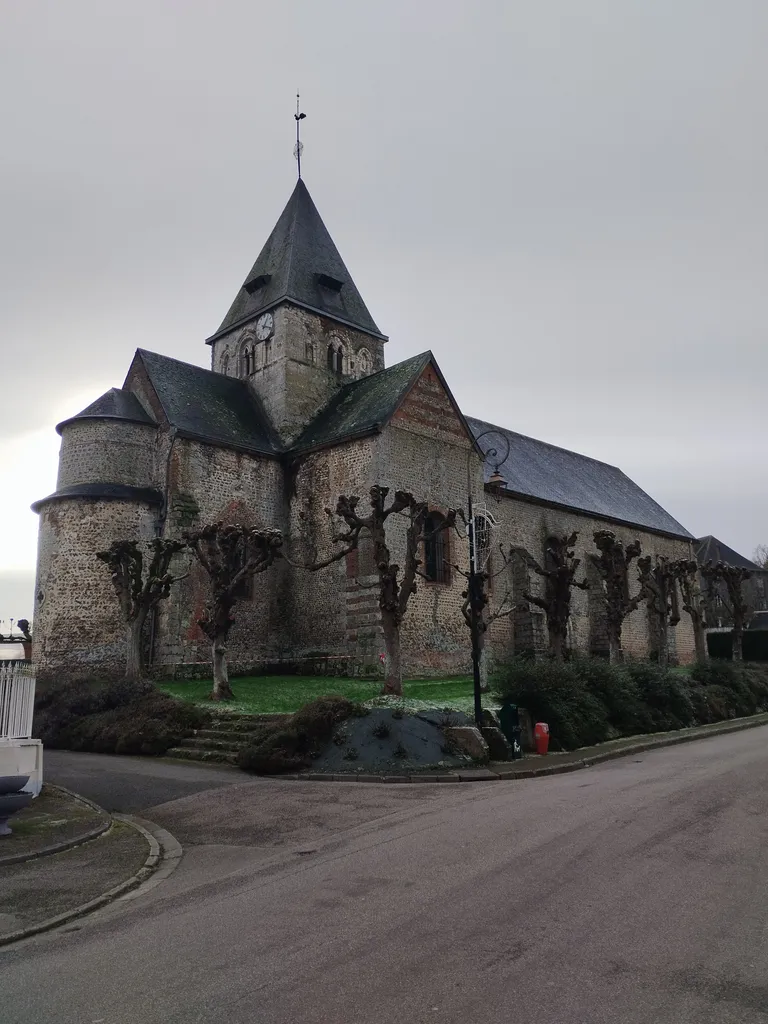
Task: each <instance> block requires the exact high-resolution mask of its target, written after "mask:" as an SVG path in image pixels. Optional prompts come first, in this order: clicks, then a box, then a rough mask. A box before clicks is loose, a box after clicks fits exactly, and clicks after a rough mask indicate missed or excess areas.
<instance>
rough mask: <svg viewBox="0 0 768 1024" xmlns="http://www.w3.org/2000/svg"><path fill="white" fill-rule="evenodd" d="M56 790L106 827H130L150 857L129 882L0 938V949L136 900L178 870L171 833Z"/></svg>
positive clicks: (177, 854)
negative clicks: (85, 806)
mask: <svg viewBox="0 0 768 1024" xmlns="http://www.w3.org/2000/svg"><path fill="white" fill-rule="evenodd" d="M56 788H57V789H60V790H62V791H63V792H65V793H67V794H69V795H71V796H75V797H77V798H78V799H80V800H82V801H83V803H87V804H89V805H90V806H91V807H93V808H94V810H97V811H100V812H101V813H102V814H106V815H107V817H108V818H109V822H108V827H111V826H112V824H113V822H114V821H121V822H124V823H125V824H127V825H129V826H130V827H131V828H134V829H136V831H137V832H140V833H141V834H142V835H143V836H144V838H145V840H146V841H147V844H148V846H149V854H148V855H147V859H146V860H145V861H144V863H143V864H142V866H141V867H140V868H139V870H138V871H137V872H136V873H135V874H133V875H131V877H130V878H126V879H125V881H123V882H120V883H119V884H118V885H115V886H113V887H112V888H111V889H109V890H107V892H104V893H102V894H101V896H96V897H95V898H94V899H92V900H88V902H87V903H81V904H80V906H79V907H74V908H73V909H72V910H67V911H65V912H64V913H63V914H57V915H56V917H51V918H49V919H48V920H47V921H40V922H39V923H38V924H34V925H30V926H29V927H28V928H20V929H19V930H18V931H15V932H9V933H8V934H7V935H2V936H0V946H9V945H11V944H12V943H15V942H21V941H22V940H23V939H28V938H31V937H32V936H33V935H40V934H41V933H43V932H49V931H52V930H53V929H55V928H60V927H61V926H62V925H64V924H67V923H68V922H70V921H73V920H75V919H77V918H80V917H85V916H86V915H87V914H90V913H93V911H95V910H100V909H101V908H102V907H105V906H106V905H107V904H109V903H112V902H114V901H115V900H118V899H126V898H128V897H130V898H135V897H136V896H139V895H141V894H142V893H144V892H146V890H147V889H149V888H151V887H152V886H153V885H157V884H158V883H159V882H161V881H162V880H163V879H164V878H166V877H167V876H168V875H169V874H171V872H173V871H175V870H176V868H177V867H178V864H179V861H180V860H181V855H182V848H181V845H180V844H179V843H178V841H177V840H176V839H174V837H173V836H172V835H171V834H170V832H166V830H165V829H161V828H159V827H158V826H156V825H153V824H152V823H150V822H145V821H142V820H141V819H139V818H134V817H132V816H131V815H127V814H115V815H109V814H107V811H105V810H104V808H103V807H99V805H98V804H95V803H93V801H91V800H88V799H86V798H85V797H80V796H78V794H76V793H72V792H71V791H70V790H68V789H65V788H64V787H63V786H57V787H56ZM100 834H101V833H100ZM161 840H162V842H161ZM166 850H167V854H166ZM165 860H167V870H165V871H163V872H162V874H161V871H160V866H161V864H162V863H163V861H165ZM155 873H157V875H160V877H157V878H156V879H155V878H153V877H152V876H153V875H155ZM150 880H151V881H150ZM133 890H135V891H133Z"/></svg>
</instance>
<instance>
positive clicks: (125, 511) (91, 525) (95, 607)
mask: <svg viewBox="0 0 768 1024" xmlns="http://www.w3.org/2000/svg"><path fill="white" fill-rule="evenodd" d="M56 429H57V431H58V432H59V434H61V451H60V454H59V475H58V480H57V484H56V491H55V492H54V493H53V494H50V495H48V497H47V498H42V499H41V500H40V501H37V502H35V504H34V505H33V506H32V508H33V510H34V511H35V512H37V513H39V515H40V530H39V539H38V559H37V582H36V585H35V619H34V637H35V639H34V646H33V660H34V662H35V664H36V666H37V676H38V679H40V680H43V681H57V680H72V679H77V678H90V679H108V678H113V677H116V676H120V675H122V673H123V671H124V669H125V629H124V626H123V624H122V621H121V618H120V614H119V609H118V604H117V598H116V596H115V592H114V589H113V587H112V581H111V579H110V574H109V570H108V569H107V567H106V565H104V563H103V562H101V561H99V559H97V557H96V552H98V551H103V550H104V549H105V548H108V547H109V545H110V544H111V543H112V541H114V540H123V539H133V538H136V539H139V540H145V541H148V540H150V539H151V538H152V537H154V536H155V533H156V526H157V518H158V512H159V510H160V508H161V505H162V492H161V491H160V489H159V488H158V486H157V480H158V474H157V471H156V466H155V447H156V444H155V441H156V435H157V424H156V423H155V421H154V419H153V418H152V416H151V415H150V414H149V413H148V412H147V410H146V409H145V408H144V406H143V405H142V404H141V402H140V401H139V399H138V398H137V397H136V395H135V394H133V393H132V392H130V391H124V390H120V389H118V388H112V389H111V390H110V391H108V392H107V393H106V394H105V395H102V396H101V398H99V399H97V400H96V401H95V402H93V403H92V404H91V405H89V406H88V408H87V409H83V411H82V412H80V413H78V414H77V416H73V417H72V418H71V419H68V420H64V422H62V423H59V425H58V426H57V427H56ZM38 638H39V639H38Z"/></svg>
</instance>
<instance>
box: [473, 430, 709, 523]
mask: <svg viewBox="0 0 768 1024" xmlns="http://www.w3.org/2000/svg"><path fill="white" fill-rule="evenodd" d="M467 422H468V424H469V427H470V429H471V430H472V433H473V434H474V435H475V437H477V436H478V435H479V434H481V433H482V432H483V431H484V430H494V431H497V432H498V433H500V434H503V435H504V436H505V437H506V438H507V439H508V441H509V455H508V456H507V459H506V461H505V462H504V463H503V464H502V465H501V467H500V473H501V475H502V476H503V477H504V479H505V481H506V484H507V488H506V489H507V491H509V492H511V493H513V494H518V495H520V496H522V497H524V498H531V499H533V500H536V501H540V502H545V503H546V504H551V505H561V506H563V507H565V508H571V509H574V510H576V511H578V512H586V513H588V514H589V515H593V516H599V517H600V518H601V519H612V520H616V521H617V522H621V523H628V524H630V525H632V526H639V527H641V528H642V529H645V530H652V531H655V532H657V533H667V534H672V535H673V536H675V537H683V538H685V539H686V540H692V539H693V537H692V535H691V534H690V533H688V531H687V530H686V529H685V528H684V527H683V526H681V525H680V523H678V522H677V520H675V519H673V518H672V516H671V515H669V513H668V512H665V511H664V509H663V508H662V507H661V506H660V505H659V504H657V503H656V502H655V501H654V500H653V498H651V497H650V496H649V495H648V494H646V493H645V491H643V490H642V489H641V488H640V487H638V486H637V484H636V483H634V482H633V481H632V480H630V479H629V477H628V476H626V475H625V474H624V473H622V471H621V470H620V469H617V468H616V466H609V465H607V463H605V462H598V461H597V460H596V459H590V458H588V457H587V456H586V455H578V454H577V453H576V452H571V451H568V450H567V449H565V448H557V447H555V445H551V444H547V443H546V442H545V441H536V440H535V439H534V438H532V437H525V436H524V435H523V434H517V433H515V432H513V431H511V430H505V429H504V428H503V427H496V426H494V425H493V424H491V423H486V422H485V421H483V420H477V419H472V418H469V417H468V418H467ZM492 441H493V439H492V438H490V437H489V438H487V439H484V440H483V441H481V442H479V443H480V445H481V447H482V448H483V449H486V450H487V449H488V448H489V447H490V446H491V445H492ZM493 469H494V467H493V465H489V464H488V463H486V466H485V474H486V479H488V477H490V475H491V473H492V472H493Z"/></svg>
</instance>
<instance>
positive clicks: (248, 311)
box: [208, 178, 385, 343]
mask: <svg viewBox="0 0 768 1024" xmlns="http://www.w3.org/2000/svg"><path fill="white" fill-rule="evenodd" d="M280 302H292V303H294V304H295V305H297V306H303V307H305V308H306V309H311V310H313V311H315V312H317V313H321V314H322V315H323V316H327V317H329V318H331V319H333V320H338V321H339V323H343V324H347V325H348V326H350V327H354V328H356V329H357V330H360V331H364V332H365V333H366V334H372V335H374V336H375V337H377V338H384V337H385V336H384V335H383V334H382V333H381V331H380V330H379V328H378V327H377V326H376V324H375V323H374V320H373V317H372V316H371V314H370V313H369V312H368V309H367V308H366V305H365V303H364V302H363V300H362V297H361V295H360V293H359V292H358V290H357V288H356V287H355V283H354V281H353V280H352V278H351V276H350V274H349V271H348V270H347V268H346V267H345V265H344V261H343V260H342V258H341V255H340V254H339V251H338V249H337V248H336V246H335V245H334V242H333V239H332V238H331V236H330V234H329V233H328V229H327V228H326V226H325V224H324V223H323V220H322V217H321V216H320V214H319V213H318V211H317V207H316V206H315V204H314V203H313V202H312V198H311V196H310V194H309V192H308V191H307V186H306V185H305V184H304V182H303V181H302V179H301V178H299V180H298V181H297V182H296V187H295V188H294V190H293V194H292V195H291V198H290V199H289V200H288V203H287V205H286V207H285V209H284V210H283V212H282V213H281V214H280V218H279V220H278V222H277V224H276V225H275V227H274V228H273V230H272V234H271V235H270V236H269V238H268V239H267V242H266V245H265V246H264V248H263V249H262V250H261V252H260V253H259V257H258V259H257V260H256V262H255V263H254V265H253V267H252V268H251V272H250V274H249V275H248V277H247V278H246V279H245V283H244V284H243V286H242V288H241V289H240V291H239V292H238V293H237V296H236V298H235V301H234V302H233V303H232V306H231V308H230V310H229V312H228V313H227V315H226V316H225V317H224V321H223V323H222V324H221V327H219V329H218V331H216V333H215V334H213V335H212V336H211V337H210V338H209V339H208V341H209V343H210V342H213V341H215V339H216V338H217V337H219V335H221V334H225V333H226V332H227V331H229V330H231V329H232V328H233V327H236V326H239V325H240V324H245V323H247V322H248V321H249V320H252V319H254V318H255V317H257V316H258V315H259V314H260V313H262V312H264V311H265V310H267V309H271V308H272V307H274V306H276V305H278V303H280Z"/></svg>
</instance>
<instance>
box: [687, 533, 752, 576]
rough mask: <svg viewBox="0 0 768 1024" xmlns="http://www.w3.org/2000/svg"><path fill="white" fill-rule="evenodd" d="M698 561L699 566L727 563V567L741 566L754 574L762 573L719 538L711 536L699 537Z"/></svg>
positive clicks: (697, 546)
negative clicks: (706, 563) (709, 563)
mask: <svg viewBox="0 0 768 1024" xmlns="http://www.w3.org/2000/svg"><path fill="white" fill-rule="evenodd" d="M696 561H697V562H698V563H699V565H703V564H704V562H725V563H726V564H727V565H737V566H739V565H740V566H741V567H742V568H743V569H752V570H753V572H760V566H759V565H756V564H755V563H754V562H751V561H750V560H749V559H748V558H745V557H744V555H740V554H739V552H738V551H734V550H733V548H729V547H728V545H727V544H723V542H722V541H721V540H718V539H717V537H713V536H712V535H711V534H710V535H709V536H707V537H699V539H698V540H697V541H696Z"/></svg>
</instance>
